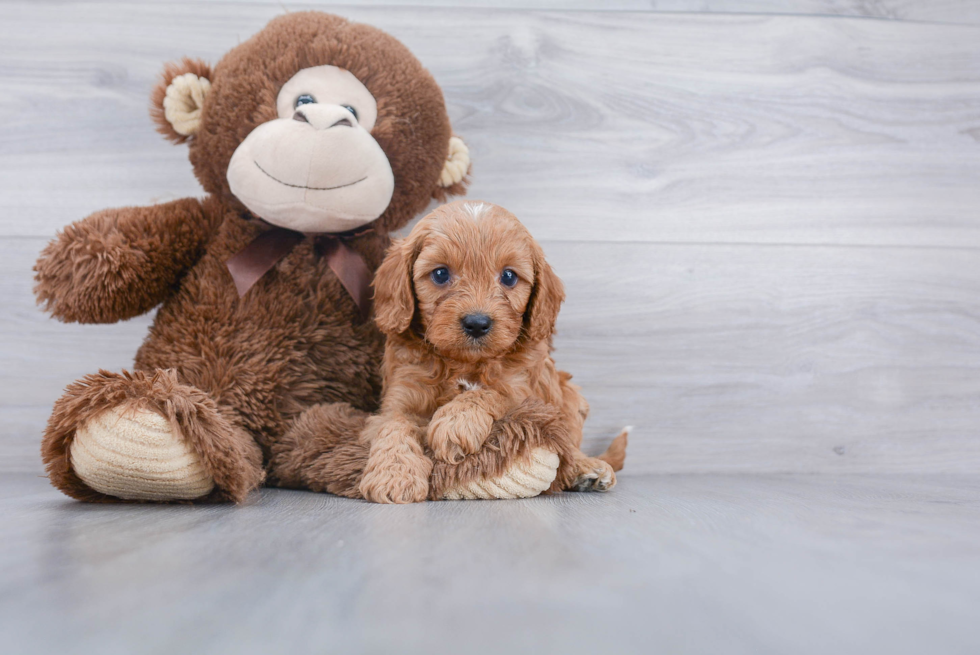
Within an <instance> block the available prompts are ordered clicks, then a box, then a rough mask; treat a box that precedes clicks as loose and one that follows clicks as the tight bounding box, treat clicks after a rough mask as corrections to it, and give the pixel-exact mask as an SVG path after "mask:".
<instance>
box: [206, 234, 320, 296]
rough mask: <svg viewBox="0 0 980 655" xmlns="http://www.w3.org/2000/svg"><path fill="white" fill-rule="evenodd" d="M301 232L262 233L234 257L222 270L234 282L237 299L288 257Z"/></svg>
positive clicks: (300, 238)
mask: <svg viewBox="0 0 980 655" xmlns="http://www.w3.org/2000/svg"><path fill="white" fill-rule="evenodd" d="M302 240H303V235H302V234H301V233H300V232H294V231H293V230H287V229H285V228H273V229H271V230H269V231H267V232H263V233H262V234H260V235H259V236H257V237H255V239H254V240H253V241H252V242H251V243H250V244H248V245H247V246H245V247H244V248H243V249H242V250H241V251H240V252H239V253H238V254H236V255H233V256H232V257H231V258H230V259H229V260H228V261H226V262H225V266H227V267H228V272H229V273H231V279H232V280H234V281H235V288H236V289H237V290H238V297H239V298H241V297H242V296H244V295H245V294H246V293H248V290H249V289H251V288H252V287H253V286H254V285H255V283H256V282H258V281H259V279H261V278H262V276H263V275H265V274H266V273H268V272H269V271H270V270H271V269H272V267H273V266H275V265H276V264H278V263H279V262H280V261H281V260H282V258H283V257H285V256H286V255H288V254H289V253H290V251H292V249H293V248H295V247H296V244H298V243H299V242H300V241H302Z"/></svg>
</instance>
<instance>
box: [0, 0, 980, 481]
mask: <svg viewBox="0 0 980 655" xmlns="http://www.w3.org/2000/svg"><path fill="white" fill-rule="evenodd" d="M818 5H819V6H822V7H824V9H820V10H819V11H818V9H817V7H818ZM289 6H292V5H289ZM522 6H524V5H522ZM527 6H531V5H527ZM556 6H557V5H556ZM566 6H569V7H571V6H572V5H566ZM679 6H680V5H676V6H675V5H671V6H667V5H665V4H662V3H660V4H659V5H658V8H659V9H671V8H672V7H673V8H676V7H679ZM704 6H705V7H706V8H707V10H708V11H715V10H722V9H719V8H722V7H723V6H724V7H729V9H724V11H742V10H745V11H748V9H746V8H748V7H752V6H756V5H750V4H742V5H738V7H740V9H739V8H734V7H736V6H735V5H734V4H728V5H722V4H717V3H705V4H704ZM859 6H860V7H863V9H862V11H864V12H865V13H864V14H861V15H875V16H877V15H878V14H876V13H875V12H879V13H881V12H885V13H888V12H890V17H891V18H909V17H912V14H914V13H915V11H925V9H923V7H926V6H927V5H925V4H922V5H915V6H914V7H913V5H912V4H909V3H899V2H892V3H882V2H879V3H848V2H843V1H841V2H834V3H818V2H813V3H809V4H808V3H797V4H795V5H792V4H790V5H787V7H788V8H787V9H786V12H787V13H791V9H792V8H793V7H797V8H799V7H806V8H808V9H806V12H809V13H823V14H827V13H847V12H850V11H852V10H855V11H856V9H855V8H857V7H859ZM828 7H831V8H828ZM833 7H836V9H834V10H833V11H832V10H831V9H832V8H833ZM928 7H932V8H934V9H935V10H936V11H939V10H940V9H941V8H943V7H945V9H944V11H947V10H948V11H949V12H950V15H956V16H960V17H962V18H963V22H966V21H968V20H970V17H971V15H972V14H971V13H970V10H969V7H966V6H965V5H963V4H962V3H952V2H948V3H932V4H929V5H928ZM281 11H282V8H281V7H279V6H278V5H273V4H260V3H248V2H244V3H224V2H211V3H194V4H185V5H179V6H177V5H172V4H163V3H141V4H135V3H117V2H95V3H86V4H59V3H47V2H40V3H37V2H32V3H26V2H8V3H4V4H0V84H2V86H3V88H4V90H5V91H4V94H2V96H0V302H2V303H3V306H4V312H2V313H0V337H2V340H0V344H2V345H0V389H2V390H3V393H4V400H3V401H2V403H0V470H19V471H29V472H37V471H39V470H40V466H39V462H38V457H37V442H38V439H39V435H40V432H41V430H42V429H43V426H44V422H45V421H46V418H47V414H48V412H49V410H50V406H51V404H52V402H53V401H54V400H55V399H56V398H57V397H58V395H59V394H60V391H61V389H62V388H63V387H64V386H65V385H66V384H68V383H69V382H71V381H72V380H74V379H76V378H78V377H80V376H82V375H84V374H86V373H90V372H93V371H96V370H98V369H99V368H107V369H110V370H118V369H120V368H123V367H125V366H128V365H129V363H130V362H131V359H132V356H133V353H134V352H135V350H136V348H137V347H138V345H139V343H140V341H141V340H142V338H143V336H144V334H145V332H146V328H147V325H148V323H149V321H150V320H151V319H150V317H142V318H139V319H136V320H134V321H131V322H129V323H126V324H121V325H115V326H69V325H61V324H58V323H56V322H54V321H50V320H48V319H47V318H46V317H45V316H44V315H43V314H42V313H41V312H40V311H39V310H38V309H37V308H36V307H35V306H34V303H33V298H32V296H31V293H30V285H31V273H30V268H31V265H32V264H33V261H34V258H35V257H36V254H37V252H38V251H39V250H40V249H41V247H43V244H44V243H45V241H46V240H47V239H48V238H50V237H51V236H52V235H53V234H54V232H55V230H56V229H58V228H60V227H61V226H62V225H64V224H66V223H68V222H70V221H72V220H76V219H78V218H80V217H83V216H84V215H86V214H87V213H89V212H91V211H95V210H97V209H101V208H104V207H108V206H121V205H127V204H143V203H151V202H157V201H162V200H168V199H172V198H176V197H182V196H186V195H196V194H199V193H200V189H199V187H198V186H197V184H196V182H195V181H194V178H193V175H192V173H191V170H190V166H189V164H188V163H187V160H186V149H184V148H179V147H173V146H170V145H168V144H166V143H165V142H163V140H162V139H160V137H159V136H158V135H157V134H155V133H154V132H153V130H152V126H151V125H150V122H149V119H148V117H147V114H146V104H147V97H148V93H149V89H150V87H151V86H152V84H153V82H154V80H155V76H156V75H157V74H158V71H159V70H160V67H161V64H162V62H164V61H166V60H170V59H174V58H177V57H179V56H181V55H184V54H189V55H194V56H201V57H204V58H206V59H210V60H212V61H214V60H216V59H218V58H219V57H220V55H221V54H222V53H223V52H225V51H226V50H227V49H228V48H229V47H231V46H232V45H234V44H235V43H237V42H239V41H240V40H242V39H244V38H247V37H248V35H250V34H251V33H253V32H254V31H256V30H258V29H259V28H261V26H262V25H263V24H264V23H265V22H266V21H267V20H268V19H269V18H271V17H272V16H274V15H276V14H278V13H280V12H281ZM903 12H905V14H903ZM342 13H345V14H347V15H349V16H351V17H352V18H354V19H357V20H363V21H367V22H371V23H374V24H376V25H378V26H380V27H382V28H383V29H386V30H388V31H390V32H392V33H393V34H394V35H396V36H397V37H398V38H400V39H402V40H403V41H405V42H406V44H407V45H408V46H409V47H410V48H412V49H413V50H414V51H415V52H416V54H417V55H418V56H419V57H420V58H421V59H422V61H423V62H425V63H426V65H428V66H429V67H430V68H431V69H432V70H433V72H434V74H435V75H436V77H437V79H438V80H439V81H440V83H441V84H442V85H443V88H444V90H445V93H446V97H447V101H448V103H449V106H450V109H451V113H452V116H453V119H454V123H455V127H456V129H457V131H458V132H460V133H461V134H463V135H464V136H465V137H466V139H467V140H468V142H469V143H470V145H471V146H472V149H473V152H474V156H475V158H476V165H475V171H474V184H473V187H472V194H471V196H472V197H482V198H485V199H488V200H492V201H494V202H498V203H500V204H503V205H505V206H507V207H509V208H510V209H512V210H514V211H515V212H516V213H517V214H518V215H519V216H520V217H521V218H522V219H523V220H524V221H525V222H526V223H527V224H528V225H529V226H530V227H531V229H532V231H533V232H534V233H535V234H536V235H537V236H538V237H539V238H540V239H541V240H542V242H543V243H544V245H545V248H546V250H547V252H548V253H549V256H550V257H551V258H552V260H553V261H554V262H555V265H556V267H557V269H558V271H559V273H560V274H561V275H562V277H564V278H565V280H566V283H567V286H568V290H569V299H568V302H567V303H566V307H565V309H564V311H563V313H562V316H561V318H560V323H559V327H560V335H559V338H558V341H557V346H558V350H557V353H556V354H557V357H558V360H559V363H560V364H561V365H562V366H563V367H564V368H566V369H568V370H570V371H572V372H573V373H574V374H575V375H576V379H577V380H578V381H580V382H581V383H582V384H583V385H584V387H585V390H586V394H587V396H588V398H589V399H590V400H591V402H592V407H593V414H592V418H591V419H590V422H589V424H588V426H587V428H588V430H587V434H588V440H587V444H588V447H589V448H591V449H599V448H601V447H602V444H603V442H604V440H605V439H608V438H609V437H610V436H611V435H613V434H614V433H615V432H616V430H618V429H619V428H620V427H621V426H622V425H624V424H634V425H636V426H637V432H636V433H635V436H634V438H633V442H632V444H631V447H630V459H629V466H630V470H632V471H634V472H637V473H644V472H646V473H665V472H719V471H761V472H783V471H795V472H807V473H810V472H835V471H850V472H876V471H891V472H927V471H931V472H963V471H975V470H977V467H978V464H980V440H977V439H976V426H977V425H980V407H978V405H977V403H976V400H975V399H976V397H977V393H978V391H980V388H978V386H980V385H978V383H977V380H978V379H980V376H978V370H977V369H978V367H980V342H978V339H980V337H977V334H980V332H978V331H977V329H976V328H977V325H976V323H977V318H978V317H977V311H976V301H975V299H976V298H977V297H978V291H980V289H978V284H980V283H978V279H980V275H978V273H980V270H978V266H980V264H978V258H977V247H978V246H980V222H978V217H977V213H976V207H977V206H980V185H978V184H977V183H976V180H977V179H978V178H980V145H978V143H980V58H978V57H977V56H976V53H977V46H976V44H977V43H980V28H975V27H966V26H960V25H940V24H927V23H921V22H912V21H893V20H861V19H852V18H829V17H817V16H764V15H711V14H704V15H697V14H664V13H657V12H646V11H644V12H633V13H630V12H617V11H607V12H582V11H549V12H538V11H523V10H521V11H489V10H483V9H460V8H452V9H449V8H437V7H429V8H419V7H413V8H404V7H403V8H392V7H384V8H379V7H370V6H360V7H345V8H343V10H342ZM881 15H884V14H881ZM920 18H921V17H920ZM928 20H933V19H928ZM936 20H939V18H936Z"/></svg>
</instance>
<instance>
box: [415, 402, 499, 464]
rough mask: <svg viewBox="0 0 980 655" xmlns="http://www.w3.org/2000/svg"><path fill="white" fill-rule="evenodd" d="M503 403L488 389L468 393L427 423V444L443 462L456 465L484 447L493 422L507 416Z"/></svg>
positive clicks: (444, 406)
mask: <svg viewBox="0 0 980 655" xmlns="http://www.w3.org/2000/svg"><path fill="white" fill-rule="evenodd" d="M505 403H506V399H505V398H504V397H503V396H502V395H501V394H500V393H498V392H496V391H493V390H491V389H471V390H469V391H464V392H463V393H461V394H459V395H458V396H456V397H455V398H453V399H452V400H451V401H449V402H448V403H446V404H445V405H443V406H442V407H440V408H439V409H438V410H436V412H435V414H433V415H432V421H430V422H429V429H428V435H427V437H428V444H429V448H431V449H432V453H433V454H434V455H435V456H436V457H437V458H438V459H441V460H443V461H444V462H449V463H450V464H458V463H460V462H461V461H463V458H465V457H466V456H467V455H470V454H472V453H475V452H477V451H479V450H480V448H482V447H483V442H484V441H486V440H487V437H489V436H490V429H491V428H492V427H493V422H494V421H496V420H497V419H499V418H500V417H501V416H503V415H504V414H505V413H506V407H505Z"/></svg>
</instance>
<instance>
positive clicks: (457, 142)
mask: <svg viewBox="0 0 980 655" xmlns="http://www.w3.org/2000/svg"><path fill="white" fill-rule="evenodd" d="M470 168H471V164H470V149H469V148H467V147H466V144H465V143H463V140H462V139H461V138H459V137H458V136H454V137H450V139H449V152H448V153H447V154H446V161H445V162H443V165H442V172H441V173H440V174H439V186H438V188H436V191H435V193H433V194H432V195H433V197H435V199H436V200H439V201H440V202H443V201H445V199H446V196H460V195H463V194H464V193H466V185H467V183H468V182H469V180H468V179H467V175H469V172H470Z"/></svg>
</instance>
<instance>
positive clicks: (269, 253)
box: [225, 227, 373, 318]
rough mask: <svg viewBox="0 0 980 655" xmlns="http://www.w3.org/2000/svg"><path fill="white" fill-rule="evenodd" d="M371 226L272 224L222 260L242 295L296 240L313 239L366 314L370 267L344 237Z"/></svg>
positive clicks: (314, 244) (367, 310)
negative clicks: (330, 229)
mask: <svg viewBox="0 0 980 655" xmlns="http://www.w3.org/2000/svg"><path fill="white" fill-rule="evenodd" d="M371 231H372V229H371V228H368V229H367V230H361V231H360V232H353V233H343V234H311V235H305V234H303V233H302V232H296V231H295V230H288V229H286V228H284V227H273V228H272V229H271V230H268V231H266V232H263V233H262V234H260V235H259V236H257V237H255V239H253V240H252V242H251V243H250V244H248V245H247V246H245V247H244V248H243V249H242V250H241V251H240V252H239V253H238V254H237V255H234V256H232V257H231V259H229V260H228V261H227V262H225V266H227V267H228V272H229V273H231V277H232V279H233V280H234V281H235V288H236V289H238V296H239V297H242V296H244V295H245V294H246V293H248V290H249V289H251V288H252V286H253V285H255V283H256V282H258V281H259V280H260V279H261V278H262V276H263V275H265V274H266V273H268V272H269V271H270V270H271V269H272V267H273V266H275V265H276V264H278V263H279V262H280V261H282V259H283V258H284V257H285V256H286V255H288V254H289V253H290V252H292V250H293V248H295V247H296V246H297V245H298V244H299V242H300V241H302V240H303V239H305V238H307V236H309V238H311V239H313V248H314V250H315V251H316V253H317V254H318V255H320V256H321V257H326V258H327V265H328V266H329V267H330V270H332V271H333V272H334V275H336V276H337V279H339V280H340V283H341V284H342V285H344V289H346V290H347V293H349V294H350V297H351V298H353V299H354V302H355V303H356V304H357V308H358V309H359V310H360V312H361V317H362V318H367V316H368V314H369V313H370V312H371V278H372V277H373V275H372V274H371V269H370V268H368V265H367V262H365V261H364V258H363V257H362V256H361V255H360V253H358V252H357V251H355V250H353V249H351V247H350V246H348V245H347V244H346V243H345V241H348V240H350V239H353V238H355V237H359V236H361V235H362V234H367V233H368V232H371Z"/></svg>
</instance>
